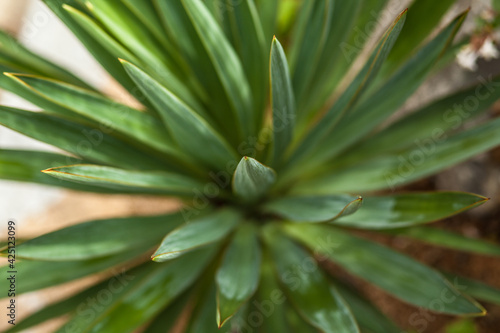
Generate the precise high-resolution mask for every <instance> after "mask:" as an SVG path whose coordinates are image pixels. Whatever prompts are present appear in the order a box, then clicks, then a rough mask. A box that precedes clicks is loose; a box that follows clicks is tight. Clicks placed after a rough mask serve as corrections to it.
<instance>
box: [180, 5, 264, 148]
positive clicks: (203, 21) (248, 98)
mask: <svg viewBox="0 0 500 333" xmlns="http://www.w3.org/2000/svg"><path fill="white" fill-rule="evenodd" d="M182 4H183V5H184V8H185V9H186V12H187V13H188V15H189V17H190V18H191V21H192V23H193V25H194V27H195V29H196V31H197V33H198V35H199V36H200V40H201V42H202V43H203V45H204V47H205V50H206V52H207V53H208V56H209V57H210V59H211V61H212V63H213V66H214V68H215V70H216V72H217V75H218V77H219V79H220V81H221V83H222V85H223V87H224V89H225V91H226V94H227V96H228V98H229V101H230V103H231V104H230V107H231V108H232V110H233V112H234V113H235V114H236V115H237V118H238V120H239V128H238V129H234V130H237V131H241V134H242V138H243V139H246V138H248V137H249V136H250V135H252V134H255V130H256V129H255V128H254V126H253V122H252V108H253V105H252V94H251V89H250V85H249V83H248V80H247V77H246V75H245V72H244V70H243V66H242V64H241V62H240V60H239V59H238V55H237V54H236V52H235V51H234V49H233V48H232V46H231V45H230V43H229V42H228V40H227V39H226V37H225V35H224V33H223V32H222V30H221V29H220V27H219V25H218V23H217V21H215V19H214V17H213V16H212V15H211V14H210V12H209V11H208V10H207V8H206V6H205V4H204V3H203V2H202V1H201V0H182Z"/></svg>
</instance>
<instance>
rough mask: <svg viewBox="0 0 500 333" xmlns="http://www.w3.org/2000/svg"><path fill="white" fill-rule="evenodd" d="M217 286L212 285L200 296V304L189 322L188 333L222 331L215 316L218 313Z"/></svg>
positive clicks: (216, 332)
mask: <svg viewBox="0 0 500 333" xmlns="http://www.w3.org/2000/svg"><path fill="white" fill-rule="evenodd" d="M215 295H216V290H215V285H213V284H211V285H210V286H209V287H208V290H206V291H205V292H204V293H202V294H201V295H200V296H199V302H198V304H197V306H196V308H195V309H194V311H193V314H192V315H191V317H190V320H189V327H188V328H187V329H186V330H185V332H186V333H198V332H203V333H218V332H221V330H220V329H219V328H218V327H217V324H216V322H215V316H214V314H215V313H216V312H217V304H216V301H215Z"/></svg>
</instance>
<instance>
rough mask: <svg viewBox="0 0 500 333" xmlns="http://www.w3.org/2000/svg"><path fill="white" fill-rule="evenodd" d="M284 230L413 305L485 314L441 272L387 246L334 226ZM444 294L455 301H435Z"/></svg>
mask: <svg viewBox="0 0 500 333" xmlns="http://www.w3.org/2000/svg"><path fill="white" fill-rule="evenodd" d="M285 230H286V231H287V232H288V233H289V234H291V235H292V236H293V237H294V238H296V239H298V240H300V241H301V242H303V243H304V244H305V245H307V246H308V247H310V248H311V249H313V250H315V251H316V250H317V252H316V253H318V254H319V255H323V256H325V257H326V258H328V259H330V260H332V261H334V262H335V263H337V264H339V265H340V266H342V267H343V268H345V269H346V270H347V271H348V272H350V273H351V274H354V275H357V276H359V277H360V278H362V279H365V280H367V281H369V282H371V283H373V284H375V285H376V286H378V287H380V288H382V289H383V290H385V291H387V292H388V293H390V294H392V295H394V296H396V297H397V298H399V299H401V300H403V301H406V302H408V303H410V304H413V305H416V306H419V307H424V308H426V309H430V310H433V311H436V312H440V313H446V314H453V315H470V316H482V315H484V314H485V310H484V309H483V308H482V307H481V306H480V305H479V304H478V303H477V302H475V301H474V300H472V299H469V298H468V297H466V296H464V295H463V294H461V293H460V291H458V290H457V289H456V288H455V287H453V285H452V284H451V283H450V282H449V281H448V280H446V279H445V278H444V277H443V276H442V275H441V274H439V273H438V272H436V271H434V270H433V269H431V268H429V267H427V266H425V265H423V264H421V263H419V262H417V261H415V260H414V259H412V258H410V257H407V256H405V255H403V254H400V253H398V252H395V251H394V250H391V249H389V248H387V247H385V246H382V245H379V244H376V243H373V242H371V241H368V240H365V239H363V238H359V237H356V236H353V235H350V234H349V233H347V232H344V231H342V230H341V229H337V228H334V227H332V226H323V225H312V224H307V225H306V224H288V225H286V226H285ZM325 244H326V246H325ZM321 245H323V246H321ZM382 258H383V260H382ZM443 293H446V295H447V296H446V297H447V299H449V297H451V296H450V295H452V296H453V302H439V303H438V305H436V302H435V300H436V299H438V300H439V299H440V297H442V295H443Z"/></svg>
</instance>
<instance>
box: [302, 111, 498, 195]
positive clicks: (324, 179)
mask: <svg viewBox="0 0 500 333" xmlns="http://www.w3.org/2000/svg"><path fill="white" fill-rule="evenodd" d="M499 128H500V119H494V120H491V121H489V122H487V123H486V124H483V125H480V126H477V127H475V128H472V129H469V130H467V131H463V132H461V133H459V134H455V135H452V136H450V137H447V138H446V139H443V138H441V139H440V140H438V141H431V142H429V143H428V144H426V145H416V147H411V148H408V149H405V150H403V151H401V152H400V153H399V154H398V155H393V156H381V157H378V158H375V159H372V160H368V161H365V162H364V163H360V164H359V165H356V166H352V167H346V168H340V169H336V170H335V169H334V170H331V172H329V173H328V174H324V175H321V176H320V177H317V178H316V179H312V180H310V181H307V182H304V183H301V184H299V185H298V186H297V187H296V188H295V189H294V193H300V194H305V193H315V194H316V193H325V194H330V193H338V192H344V191H349V192H352V191H355V192H358V193H364V192H367V191H376V190H381V189H387V188H390V189H394V188H395V187H396V186H401V185H404V184H407V183H410V182H412V181H415V180H418V179H421V178H424V177H426V176H429V175H432V174H435V173H436V172H439V171H441V170H443V169H445V168H447V167H450V166H452V165H455V164H458V163H460V162H463V161H465V160H467V159H469V158H471V157H473V156H475V155H477V154H479V153H482V152H485V151H488V150H490V149H492V148H494V147H496V146H498V145H499V144H500V131H499V130H498V129H499Z"/></svg>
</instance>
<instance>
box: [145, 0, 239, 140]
mask: <svg viewBox="0 0 500 333" xmlns="http://www.w3.org/2000/svg"><path fill="white" fill-rule="evenodd" d="M153 1H154V3H155V5H156V7H157V8H158V11H159V15H160V18H161V20H162V22H163V25H164V27H165V31H166V34H167V35H168V36H169V38H170V40H171V42H172V44H174V45H175V46H176V47H177V49H179V50H180V52H182V55H183V57H184V58H186V61H187V62H188V63H189V66H190V68H192V71H193V75H194V76H195V77H196V79H197V81H198V82H199V83H200V84H201V85H202V86H203V88H204V89H205V90H206V92H207V96H206V98H204V99H203V101H204V102H205V107H206V108H207V111H208V113H209V114H210V116H211V117H213V119H214V121H215V122H216V124H217V126H218V127H220V128H221V133H224V136H225V137H226V139H227V140H228V141H229V142H230V143H233V144H240V142H241V139H240V138H239V136H240V133H239V125H238V123H239V122H238V120H237V114H236V112H235V111H234V110H233V109H232V108H231V107H229V105H230V102H229V99H228V96H227V94H226V91H225V89H224V87H223V85H222V82H221V81H220V80H219V78H218V75H217V71H216V69H215V68H214V65H213V63H212V61H211V58H210V56H209V55H208V53H207V51H206V49H205V47H204V45H203V43H202V41H201V39H200V36H199V35H198V33H197V32H196V29H195V27H194V26H193V24H192V22H191V18H190V17H189V16H188V14H187V12H186V9H185V8H184V5H183V4H182V1H163V0H153ZM195 111H197V112H198V111H199V110H198V109H195ZM200 114H201V113H200ZM207 120H208V118H207ZM235 129H236V130H235Z"/></svg>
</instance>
